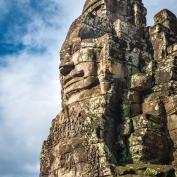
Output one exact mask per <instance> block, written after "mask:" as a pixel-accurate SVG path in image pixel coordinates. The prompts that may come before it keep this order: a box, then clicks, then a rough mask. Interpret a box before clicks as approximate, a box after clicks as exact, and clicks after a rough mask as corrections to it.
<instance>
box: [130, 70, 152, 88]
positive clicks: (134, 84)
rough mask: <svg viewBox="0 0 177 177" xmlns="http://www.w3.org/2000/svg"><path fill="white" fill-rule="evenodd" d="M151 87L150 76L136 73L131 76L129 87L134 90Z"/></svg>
mask: <svg viewBox="0 0 177 177" xmlns="http://www.w3.org/2000/svg"><path fill="white" fill-rule="evenodd" d="M151 87H152V79H151V76H147V75H145V74H142V73H137V74H134V75H132V77H131V89H132V90H135V91H145V90H147V89H150V88H151Z"/></svg>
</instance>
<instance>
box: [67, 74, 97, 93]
mask: <svg viewBox="0 0 177 177" xmlns="http://www.w3.org/2000/svg"><path fill="white" fill-rule="evenodd" d="M97 83H98V79H97V78H95V76H88V77H85V78H83V77H82V78H75V79H72V80H70V82H68V84H67V85H65V86H64V94H66V95H67V96H70V95H72V94H74V93H76V92H78V91H81V90H83V89H89V88H91V87H92V86H94V85H96V84H97Z"/></svg>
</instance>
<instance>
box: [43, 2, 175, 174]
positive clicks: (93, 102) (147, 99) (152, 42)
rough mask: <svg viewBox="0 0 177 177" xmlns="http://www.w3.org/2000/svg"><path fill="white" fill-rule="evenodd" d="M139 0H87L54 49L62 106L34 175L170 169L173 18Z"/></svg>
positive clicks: (172, 151) (169, 171) (161, 171)
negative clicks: (149, 13) (149, 12)
mask: <svg viewBox="0 0 177 177" xmlns="http://www.w3.org/2000/svg"><path fill="white" fill-rule="evenodd" d="M154 21H155V25H154V26H153V27H147V26H146V8H145V7H144V5H143V3H142V0H86V1H85V5H84V8H83V12H82V15H81V16H80V17H78V18H77V19H76V20H75V21H74V22H73V24H72V25H71V27H70V29H69V32H68V34H67V37H66V40H65V42H64V44H63V46H62V48H61V52H60V61H61V62H60V66H59V70H60V81H61V86H62V111H61V112H60V113H59V114H58V115H57V116H56V118H55V119H54V120H53V121H52V127H51V129H50V133H49V136H48V138H47V140H46V141H44V143H43V147H42V152H41V169H40V177H117V176H124V177H128V176H129V177H130V176H133V177H134V176H137V177H138V176H139V177H140V176H141V177H143V176H144V177H147V176H157V175H158V176H159V177H160V175H161V176H162V175H164V176H165V175H166V176H165V177H175V168H177V18H176V16H175V15H174V14H173V13H172V12H170V11H168V10H162V11H161V12H159V13H158V14H157V15H156V16H155V17H154Z"/></svg>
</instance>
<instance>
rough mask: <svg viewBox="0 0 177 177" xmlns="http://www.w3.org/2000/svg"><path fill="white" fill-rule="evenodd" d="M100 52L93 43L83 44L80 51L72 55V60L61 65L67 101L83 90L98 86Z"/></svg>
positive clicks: (64, 93)
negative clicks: (98, 57) (98, 56)
mask: <svg viewBox="0 0 177 177" xmlns="http://www.w3.org/2000/svg"><path fill="white" fill-rule="evenodd" d="M99 50H100V49H99V48H97V47H96V46H94V44H93V43H81V46H80V49H79V50H78V51H76V52H75V53H73V54H72V56H71V57H70V60H69V61H64V62H63V63H61V65H60V73H61V76H62V85H63V95H64V96H65V98H66V99H67V100H68V99H69V98H70V97H71V96H73V95H75V94H77V93H81V92H82V91H83V90H86V89H90V88H91V87H94V86H96V85H98V78H97V75H98V74H97V67H98V66H97V65H98V62H97V54H99Z"/></svg>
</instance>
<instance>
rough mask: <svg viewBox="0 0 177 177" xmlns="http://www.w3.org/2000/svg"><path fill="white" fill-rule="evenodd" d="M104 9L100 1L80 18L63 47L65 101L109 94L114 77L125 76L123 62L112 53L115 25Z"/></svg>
mask: <svg viewBox="0 0 177 177" xmlns="http://www.w3.org/2000/svg"><path fill="white" fill-rule="evenodd" d="M103 9H104V6H103V5H100V4H98V6H96V7H95V8H94V9H91V11H89V10H87V12H85V16H82V18H81V17H80V18H78V19H77V20H76V21H75V22H74V23H73V24H72V26H71V28H70V32H69V34H68V35H67V38H66V40H65V43H64V45H63V47H62V50H61V64H60V74H61V84H62V91H63V93H62V95H63V100H64V102H65V104H70V103H72V102H75V101H79V100H82V99H85V98H87V97H91V96H97V95H98V94H103V93H106V92H107V91H108V90H110V88H111V83H112V79H115V78H117V79H119V78H124V77H125V69H124V64H122V63H120V62H119V59H118V58H114V57H113V58H112V56H111V48H112V47H113V48H116V45H115V43H116V42H114V41H113V40H111V39H110V36H109V33H110V30H112V28H111V24H110V22H108V19H107V17H106V15H105V13H103V12H104V10H103ZM114 50H115V49H114ZM116 50H117V49H116ZM114 53H115V52H114ZM92 89H96V90H95V91H92ZM93 94H94V95H93Z"/></svg>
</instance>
